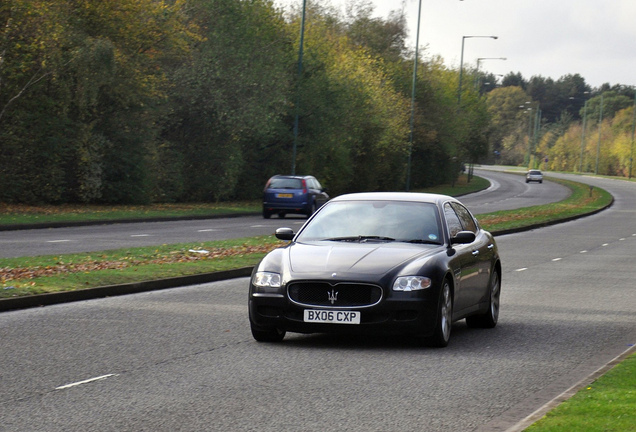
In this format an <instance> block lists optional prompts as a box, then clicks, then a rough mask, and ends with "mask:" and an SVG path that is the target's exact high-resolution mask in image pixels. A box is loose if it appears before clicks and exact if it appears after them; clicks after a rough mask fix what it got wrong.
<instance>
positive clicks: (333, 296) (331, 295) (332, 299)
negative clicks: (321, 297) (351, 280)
mask: <svg viewBox="0 0 636 432" xmlns="http://www.w3.org/2000/svg"><path fill="white" fill-rule="evenodd" d="M327 298H328V299H329V301H330V302H331V304H334V303H335V302H336V300H338V291H336V290H333V289H332V290H331V291H327Z"/></svg>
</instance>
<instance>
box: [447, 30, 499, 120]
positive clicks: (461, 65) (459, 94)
mask: <svg viewBox="0 0 636 432" xmlns="http://www.w3.org/2000/svg"><path fill="white" fill-rule="evenodd" d="M470 38H489V39H498V38H499V37H498V36H462V52H461V56H460V58H459V86H458V89H457V107H458V108H459V106H460V104H461V101H462V77H463V74H464V41H465V40H466V39H470Z"/></svg>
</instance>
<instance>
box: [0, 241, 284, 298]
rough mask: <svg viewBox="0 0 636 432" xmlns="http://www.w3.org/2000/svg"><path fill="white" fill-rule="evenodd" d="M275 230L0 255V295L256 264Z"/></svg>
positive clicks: (272, 245) (276, 244)
mask: <svg viewBox="0 0 636 432" xmlns="http://www.w3.org/2000/svg"><path fill="white" fill-rule="evenodd" d="M282 244H283V242H281V241H279V240H277V239H276V238H275V237H274V236H261V237H250V238H243V239H233V240H220V241H212V242H202V243H179V244H171V245H161V246H153V247H140V248H131V249H118V250H112V251H103V252H87V253H78V254H68V255H43V256H36V257H21V258H3V259H0V283H1V286H2V289H1V290H0V298H10V297H18V296H25V295H33V294H44V293H52V292H62V291H71V290H77V289H83V288H92V287H98V286H107V285H115V284H121V283H128V282H139V281H146V280H154V279H162V278H169V277H177V276H187V275H193V274H200V273H207V272H214V271H219V270H231V269H235V268H241V267H246V266H252V265H255V264H256V263H257V262H258V260H260V259H261V258H262V257H263V256H264V255H265V254H266V253H267V252H269V251H270V250H272V249H275V248H277V247H280V246H281V245H282Z"/></svg>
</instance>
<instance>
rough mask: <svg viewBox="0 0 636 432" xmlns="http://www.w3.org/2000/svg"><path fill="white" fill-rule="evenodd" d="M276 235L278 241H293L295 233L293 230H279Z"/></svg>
mask: <svg viewBox="0 0 636 432" xmlns="http://www.w3.org/2000/svg"><path fill="white" fill-rule="evenodd" d="M275 235H276V238H277V239H278V240H291V239H293V238H294V231H293V230H292V229H291V228H278V229H277V230H276V233H275Z"/></svg>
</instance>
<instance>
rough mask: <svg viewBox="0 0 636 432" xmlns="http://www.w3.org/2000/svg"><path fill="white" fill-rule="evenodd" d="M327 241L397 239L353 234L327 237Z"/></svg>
mask: <svg viewBox="0 0 636 432" xmlns="http://www.w3.org/2000/svg"><path fill="white" fill-rule="evenodd" d="M325 240H326V241H348V242H360V243H363V242H366V241H369V240H377V241H387V242H389V241H395V239H394V238H391V237H382V236H362V235H360V236H351V237H333V238H328V239H325Z"/></svg>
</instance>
